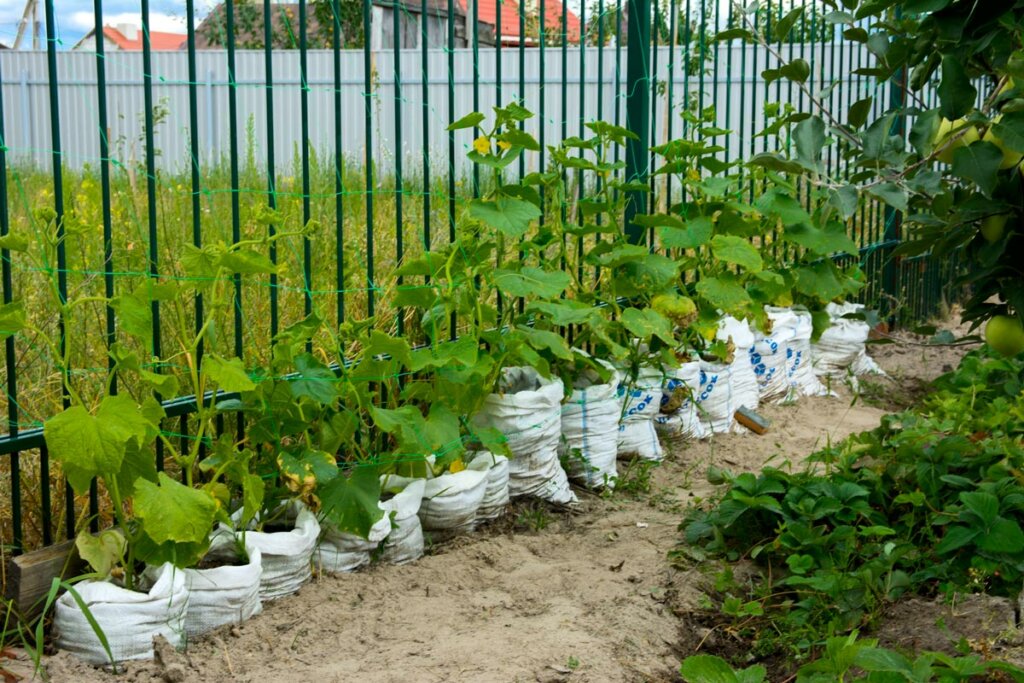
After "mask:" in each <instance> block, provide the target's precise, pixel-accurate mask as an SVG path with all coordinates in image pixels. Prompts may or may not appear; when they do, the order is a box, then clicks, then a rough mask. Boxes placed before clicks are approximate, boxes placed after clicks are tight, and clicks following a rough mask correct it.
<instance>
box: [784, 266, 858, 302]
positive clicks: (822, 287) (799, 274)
mask: <svg viewBox="0 0 1024 683" xmlns="http://www.w3.org/2000/svg"><path fill="white" fill-rule="evenodd" d="M845 278H846V276H845V275H843V274H842V272H840V271H839V268H838V267H837V266H836V265H835V264H834V263H832V262H831V261H830V260H826V261H818V262H817V263H812V264H810V265H804V266H800V267H799V268H797V269H796V290H797V291H798V292H800V293H801V294H806V295H807V296H810V297H814V298H816V299H818V300H820V301H832V300H833V299H838V298H839V297H841V296H843V295H844V294H846V293H847V287H846V284H845Z"/></svg>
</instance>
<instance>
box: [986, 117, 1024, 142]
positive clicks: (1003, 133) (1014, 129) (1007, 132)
mask: <svg viewBox="0 0 1024 683" xmlns="http://www.w3.org/2000/svg"><path fill="white" fill-rule="evenodd" d="M992 133H993V134H994V135H995V136H996V137H997V138H999V139H1000V140H1002V142H1003V144H1004V145H1006V146H1007V148H1009V149H1011V150H1013V151H1014V152H1024V111H1014V112H1009V113H1007V114H1003V116H1002V118H1001V119H999V121H998V122H997V123H995V124H994V125H993V126H992Z"/></svg>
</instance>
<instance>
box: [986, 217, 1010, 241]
mask: <svg viewBox="0 0 1024 683" xmlns="http://www.w3.org/2000/svg"><path fill="white" fill-rule="evenodd" d="M1008 220H1010V214H1008V213H1000V214H996V215H995V216H989V217H987V218H986V219H985V220H983V221H982V222H981V227H980V231H981V236H982V237H984V238H985V241H986V242H998V241H999V240H1001V239H1003V233H1004V232H1005V231H1006V221H1008Z"/></svg>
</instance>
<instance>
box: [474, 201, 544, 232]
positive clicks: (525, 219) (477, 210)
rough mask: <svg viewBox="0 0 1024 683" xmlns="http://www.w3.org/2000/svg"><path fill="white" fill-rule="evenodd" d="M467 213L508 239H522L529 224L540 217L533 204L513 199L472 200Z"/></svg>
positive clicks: (538, 210)
mask: <svg viewBox="0 0 1024 683" xmlns="http://www.w3.org/2000/svg"><path fill="white" fill-rule="evenodd" d="M468 213H469V216H470V217H471V218H473V219H475V220H478V221H480V222H481V223H486V224H487V225H489V226H490V227H492V228H494V229H495V230H499V231H501V232H503V233H504V234H506V235H508V236H509V237H522V236H523V235H525V234H526V232H527V231H528V230H529V229H530V222H531V221H533V220H534V219H536V218H539V217H540V209H538V208H537V207H536V206H535V205H534V204H532V203H531V202H527V201H523V200H522V199H516V198H514V197H498V198H497V199H474V200H473V201H471V202H470V203H469V209H468Z"/></svg>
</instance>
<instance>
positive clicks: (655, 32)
mask: <svg viewBox="0 0 1024 683" xmlns="http://www.w3.org/2000/svg"><path fill="white" fill-rule="evenodd" d="M660 37H661V11H660V5H659V4H658V0H654V26H653V27H652V31H651V46H650V48H651V79H650V83H648V85H647V87H648V88H650V90H651V112H650V113H651V122H650V127H651V139H650V144H649V147H648V154H647V164H648V166H647V167H648V168H649V169H652V168H654V152H652V151H650V149H651V148H653V147H654V146H655V145H656V144H657V143H658V39H659V38H660ZM649 184H650V188H651V192H650V196H649V197H648V202H647V205H648V210H649V211H650V212H651V213H654V212H655V211H656V210H657V206H658V205H657V199H656V198H655V192H654V190H655V177H654V175H653V174H652V175H651V176H650V181H649ZM647 235H648V240H650V237H651V236H652V235H654V229H653V228H651V229H649V230H648V231H647Z"/></svg>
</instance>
